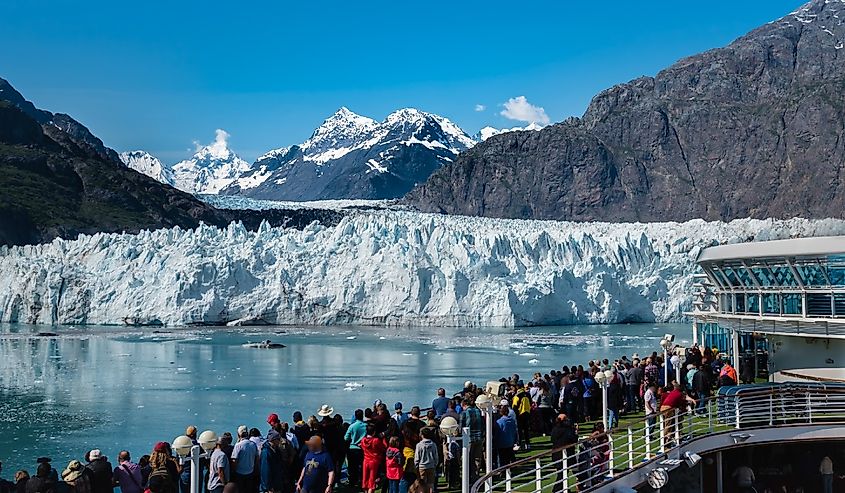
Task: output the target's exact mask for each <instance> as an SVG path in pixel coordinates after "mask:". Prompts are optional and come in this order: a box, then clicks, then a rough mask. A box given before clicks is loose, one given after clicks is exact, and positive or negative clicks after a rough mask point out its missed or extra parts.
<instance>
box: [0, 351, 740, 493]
mask: <svg viewBox="0 0 845 493" xmlns="http://www.w3.org/2000/svg"><path fill="white" fill-rule="evenodd" d="M685 356H686V358H685V361H683V363H682V360H681V358H680V357H679V356H672V357H671V358H670V359H668V361H663V358H661V356H660V355H658V354H657V353H652V354H651V355H649V356H646V357H643V358H640V357H639V356H638V355H636V354H634V355H632V357H631V358H630V359H629V358H628V357H627V356H622V357H621V358H620V359H618V360H615V361H612V362H611V361H608V360H607V359H604V360H601V361H590V362H589V363H588V364H587V366H582V365H573V366H563V367H562V368H561V369H560V370H552V371H550V372H549V373H546V374H541V373H535V374H534V375H533V376H531V378H525V379H523V377H521V376H519V375H512V376H510V377H503V378H501V379H500V380H499V383H500V385H499V387H500V388H501V389H502V390H501V391H500V393H499V395H497V400H498V402H496V403H495V404H496V406H495V407H494V408H493V410H492V412H491V418H492V419H493V420H494V423H493V425H492V430H493V437H492V441H493V445H494V447H493V455H494V457H493V458H492V459H493V462H494V464H495V465H497V466H504V465H507V464H511V463H513V462H514V461H515V460H516V452H517V451H518V450H520V449H521V450H528V449H530V447H531V440H532V437H537V436H540V435H547V436H550V438H551V442H552V445H553V446H554V447H556V448H558V447H561V448H562V447H564V446H568V448H567V449H566V452H567V457H568V458H569V459H568V460H569V461H570V463H571V464H581V465H584V464H586V465H587V466H586V468H585V467H580V468H577V477H578V479H579V486H580V487H581V488H583V487H587V486H590V484H589V481H590V480H589V478H591V477H594V476H596V474H595V472H596V471H597V470H598V471H601V470H602V468H606V467H607V454H608V447H607V446H605V445H603V444H606V442H607V433H606V430H605V429H604V425H603V424H602V423H601V421H602V420H601V413H602V409H603V405H602V392H603V391H604V390H603V389H602V388H601V386H600V385H599V382H600V381H601V382H603V385H606V391H607V409H608V415H607V422H608V427H609V428H611V429H612V428H614V427H616V426H617V425H618V419H619V417H620V416H622V415H624V414H629V413H638V412H641V411H644V412H645V413H646V414H647V415H648V414H657V413H661V412H663V413H666V412H671V411H672V410H676V409H684V408H686V407H687V406H693V405H696V403H701V402H702V400H703V399H704V398H706V397H708V396H710V395H711V393H712V391H713V389H714V387H716V386H718V385H735V384H736V383H737V372H736V370H735V369H734V368H732V367H731V366H730V365H729V364H728V363H727V362H725V361H724V360H723V359H721V358H719V357H717V354H716V352H714V351H713V350H710V349H709V348H704V349H703V350H700V349H699V348H697V347H693V348H690V349H688V350H687V353H686V355H685ZM599 372H602V373H603V374H608V373H609V374H610V375H611V376H610V378H607V379H606V381H605V379H604V378H602V377H603V376H604V375H602V376H599V375H598V374H599ZM667 375H668V376H669V379H668V381H667V379H666V376H667ZM483 391H484V389H483V388H480V387H479V386H477V385H475V384H473V383H472V382H471V381H467V382H465V384H464V388H463V389H461V390H460V391H459V392H457V393H447V392H446V390H445V389H443V388H441V389H438V390H437V392H436V396H435V398H434V400H433V402H432V403H431V406H430V408H426V409H425V410H423V409H421V408H420V407H419V406H414V407H412V408H411V409H410V410H409V411H407V412H406V410H405V407H404V406H403V404H402V403H401V402H396V403H395V404H394V405H393V406H392V412H391V411H390V410H389V409H388V405H387V404H386V403H384V402H381V401H380V400H376V401H375V402H374V403H373V404H372V406H371V407H368V408H366V409H358V410H356V411H355V412H354V416H352V419H351V420H350V421H348V422H347V421H346V420H344V419H343V417H342V416H341V415H340V414H336V413H335V411H334V409H333V408H332V407H331V406H330V405H328V404H326V405H323V406H321V407H320V409H319V410H317V412H316V413H315V414H314V415H312V416H309V417H307V418H305V417H304V415H303V414H302V413H301V412H299V411H297V412H294V413H293V414H292V415H291V417H290V418H291V419H290V421H289V422H285V421H283V420H282V419H281V418H280V417H279V416H278V415H277V414H275V413H274V414H270V415H269V416H268V417H267V420H266V421H267V428H266V429H265V430H264V431H262V430H260V429H258V428H249V427H247V426H245V425H242V426H240V427H238V429H237V430H236V433H235V434H234V435H233V434H231V433H229V432H226V433H223V434H221V435H220V436H219V437H218V439H217V443H216V446H215V448H214V450H213V451H212V452H211V453H210V455H209V456H208V457H206V458H203V459H202V462H201V469H202V470H201V471H200V472H199V477H201V478H202V483H203V489H202V491H206V492H208V493H259V492H271V493H293V492H303V493H331V492H332V490H333V488H335V487H336V486H338V485H340V484H341V482H343V483H344V484H345V485H346V486H347V487H349V488H353V489H360V490H363V491H366V492H367V493H375V492H376V491H377V490H378V491H379V492H380V493H408V492H411V493H431V492H433V491H434V490H435V489H436V488H437V484H438V480H439V479H441V478H442V479H443V480H444V482H445V484H446V485H447V486H448V487H449V488H450V489H457V488H459V487H460V484H461V449H462V445H461V443H459V442H458V441H456V440H451V439H449V437H447V436H445V435H444V433H443V431H442V430H441V425H442V424H444V422H445V423H453V422H451V421H447V420H449V419H454V420H455V421H454V423H455V424H457V425H458V426H459V427H460V428H461V429H463V428H468V429H469V436H468V437H466V439H467V441H468V443H469V461H470V462H469V471H470V473H469V476H470V477H469V479H470V481H471V482H474V481H475V480H477V479H478V478H479V476H480V475H481V474H482V471H483V464H484V463H485V457H484V453H485V452H484V450H485V421H484V420H485V417H484V416H483V415H482V411H481V410H480V409H479V408H478V406H477V405H476V398H477V397H478V396H479V395H481V394H482V393H483ZM596 420H597V422H596V423H595V424H592V425H591V426H592V427H591V428H589V434H587V433H586V432H587V430H583V431H584V433H582V432H581V431H579V425H580V426H584V425H583V424H582V423H586V422H590V421H596ZM185 435H186V436H188V437H189V438H190V439H191V440H192V441H193V443H194V444H198V442H197V439H198V437H197V428H196V427H194V426H189V427H188V428H187V429H186V431H185ZM579 436H580V437H582V438H583V437H584V436H587V438H588V439H587V440H582V446H581V447H580V448H578V447H576V442H578V440H579ZM557 457H558V459H559V458H560V457H562V452H560V453H558V454H557ZM191 467H192V466H191V463H190V461H182V460H180V459H179V458H177V457H176V455H175V454H174V452H173V450H172V448H171V444H169V443H167V442H159V443H156V444H155V445H154V447H153V448H152V451H151V452H150V453H149V455H144V456H142V457H139V458H138V460H137V461H135V460H133V456H132V455H131V454H130V452H129V451H125V450H124V451H121V452H120V453H119V454H118V455H117V461H116V465H113V464H111V463H110V461H109V459H108V458H107V457H106V456H105V455H104V454H103V453H102V452H101V451H100V450H96V449H95V450H91V451H89V452H88V453H86V454H85V457H84V458H83V459H82V460H71V461H70V462H69V463H68V464H67V467H65V468H64V469H63V470H62V471H61V473H59V472H58V470H56V469H55V468H54V467H53V466H52V464H51V461H50V459H48V458H41V459H39V460H38V464H37V467H36V470H35V474H34V475H32V476H30V474H29V473H28V472H27V471H23V470H22V471H18V472H17V473H16V474H15V477H14V481H8V480H4V479H0V493H112V490H113V489H114V488H115V487H119V488H120V490H121V492H122V493H147V492H149V493H189V492H190V482H191ZM1 472H2V470H1V469H0V473H1Z"/></svg>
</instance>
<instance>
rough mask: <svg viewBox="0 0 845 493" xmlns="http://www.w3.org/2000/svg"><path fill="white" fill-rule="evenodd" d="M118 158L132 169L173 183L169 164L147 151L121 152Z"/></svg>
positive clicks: (164, 181) (167, 182) (163, 181)
mask: <svg viewBox="0 0 845 493" xmlns="http://www.w3.org/2000/svg"><path fill="white" fill-rule="evenodd" d="M120 160H121V161H122V162H123V164H125V165H126V167H127V168H131V169H134V170H135V171H137V172H139V173H143V174H145V175H147V176H149V177H150V178H153V179H156V180H158V181H160V182H162V183H165V184H167V185H171V186H172V185H173V170H172V169H170V167H169V166H165V165H164V164H162V162H161V161H160V160H159V159H158V158H157V157H155V156H153V155H152V154H150V153H149V152H146V151H129V152H121V153H120Z"/></svg>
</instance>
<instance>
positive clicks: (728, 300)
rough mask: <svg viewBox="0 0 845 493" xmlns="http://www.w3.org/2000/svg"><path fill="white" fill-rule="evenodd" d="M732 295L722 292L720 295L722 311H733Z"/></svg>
mask: <svg viewBox="0 0 845 493" xmlns="http://www.w3.org/2000/svg"><path fill="white" fill-rule="evenodd" d="M733 299H734V297H733V295H732V294H723V295H722V311H723V312H727V313H730V312H732V311H733Z"/></svg>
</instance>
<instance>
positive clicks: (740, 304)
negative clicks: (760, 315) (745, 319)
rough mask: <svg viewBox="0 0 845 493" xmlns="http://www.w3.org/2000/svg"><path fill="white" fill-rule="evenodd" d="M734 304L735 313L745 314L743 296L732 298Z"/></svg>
mask: <svg viewBox="0 0 845 493" xmlns="http://www.w3.org/2000/svg"><path fill="white" fill-rule="evenodd" d="M734 303H736V313H745V295H744V294H742V293H740V294H738V295H736V298H734Z"/></svg>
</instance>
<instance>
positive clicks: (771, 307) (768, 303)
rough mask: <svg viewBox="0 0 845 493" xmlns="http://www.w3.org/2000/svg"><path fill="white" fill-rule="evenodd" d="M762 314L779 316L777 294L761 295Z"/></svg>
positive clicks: (778, 298) (778, 296)
mask: <svg viewBox="0 0 845 493" xmlns="http://www.w3.org/2000/svg"><path fill="white" fill-rule="evenodd" d="M762 302H763V313H768V314H775V315H780V295H779V294H777V293H763V298H762Z"/></svg>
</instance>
